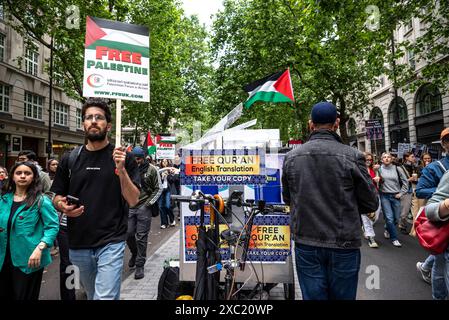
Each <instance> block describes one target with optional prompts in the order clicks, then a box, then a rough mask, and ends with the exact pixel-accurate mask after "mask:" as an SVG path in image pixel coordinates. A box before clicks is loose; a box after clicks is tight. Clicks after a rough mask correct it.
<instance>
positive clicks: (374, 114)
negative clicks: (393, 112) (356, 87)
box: [369, 107, 384, 126]
mask: <svg viewBox="0 0 449 320" xmlns="http://www.w3.org/2000/svg"><path fill="white" fill-rule="evenodd" d="M369 118H370V120H380V123H382V126H383V125H384V116H383V115H382V110H380V109H379V108H378V107H374V108H373V110H371V113H370V115H369Z"/></svg>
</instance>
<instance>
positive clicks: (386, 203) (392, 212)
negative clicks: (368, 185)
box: [380, 193, 401, 241]
mask: <svg viewBox="0 0 449 320" xmlns="http://www.w3.org/2000/svg"><path fill="white" fill-rule="evenodd" d="M380 203H381V204H382V211H383V213H384V218H385V222H386V229H387V231H388V233H389V234H390V239H391V241H394V240H397V239H398V232H397V230H396V225H397V224H398V222H399V218H400V216H401V200H399V199H396V198H395V197H394V194H392V193H381V194H380Z"/></svg>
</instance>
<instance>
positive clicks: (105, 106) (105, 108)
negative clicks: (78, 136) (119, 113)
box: [81, 98, 112, 123]
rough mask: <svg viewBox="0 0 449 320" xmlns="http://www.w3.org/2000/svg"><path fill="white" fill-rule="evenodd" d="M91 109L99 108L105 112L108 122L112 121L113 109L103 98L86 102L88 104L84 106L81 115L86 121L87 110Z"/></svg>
mask: <svg viewBox="0 0 449 320" xmlns="http://www.w3.org/2000/svg"><path fill="white" fill-rule="evenodd" d="M90 107H97V108H100V109H102V110H103V111H104V115H105V117H106V120H107V122H108V123H109V122H111V121H112V115H111V109H110V108H109V106H108V103H107V102H106V101H105V100H104V99H101V98H89V99H87V100H86V102H85V103H84V104H83V108H82V109H81V115H82V117H83V120H84V116H85V115H86V110H87V108H90Z"/></svg>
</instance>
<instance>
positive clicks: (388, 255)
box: [121, 218, 432, 300]
mask: <svg viewBox="0 0 449 320" xmlns="http://www.w3.org/2000/svg"><path fill="white" fill-rule="evenodd" d="M383 225H384V221H383V219H382V218H380V219H379V221H378V222H377V223H376V224H375V226H374V229H375V232H376V234H377V237H376V241H377V243H378V244H379V248H378V249H373V248H370V247H369V246H368V244H367V242H366V241H363V244H362V247H361V256H362V260H361V267H360V272H359V282H358V289H357V300H430V299H431V298H432V295H431V286H430V285H429V284H427V283H425V282H424V281H423V280H422V279H421V278H420V276H419V274H418V272H417V271H416V262H417V261H424V260H425V258H426V257H427V252H426V251H424V250H423V249H422V248H421V247H420V245H419V243H418V241H417V239H416V238H414V237H411V236H409V235H403V234H399V240H400V242H401V243H402V244H403V246H402V247H401V248H397V247H394V246H393V245H392V244H391V242H390V240H388V239H384V237H383V231H384V228H383ZM409 228H410V226H409ZM179 242H180V230H179V229H178V230H177V231H176V233H174V234H173V235H172V236H171V237H170V238H169V239H168V240H167V241H166V242H165V243H163V244H162V245H161V246H160V247H159V248H158V249H157V250H156V251H155V252H154V253H153V254H152V255H151V256H149V258H148V259H147V262H146V264H145V278H143V279H141V280H135V279H134V276H133V274H131V275H130V276H128V277H127V278H126V279H125V280H124V281H123V283H122V289H121V299H122V300H154V299H156V298H157V288H158V283H159V278H160V276H161V274H162V272H163V266H164V261H165V260H167V259H179ZM292 254H294V251H293V252H292ZM294 261H295V259H294V257H293V263H294ZM293 267H294V270H296V267H295V266H293ZM294 275H295V300H301V299H302V296H301V291H300V288H299V283H298V279H297V275H296V271H295V272H294ZM268 299H270V300H284V291H283V286H282V284H280V285H278V286H276V287H275V288H273V289H272V290H270V292H269V298H268Z"/></svg>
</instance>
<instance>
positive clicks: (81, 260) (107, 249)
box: [70, 241, 125, 300]
mask: <svg viewBox="0 0 449 320" xmlns="http://www.w3.org/2000/svg"><path fill="white" fill-rule="evenodd" d="M124 253H125V242H124V241H122V242H119V243H110V244H107V245H105V246H103V247H100V248H96V249H79V250H72V249H70V261H71V262H72V264H74V265H75V266H77V267H78V268H79V271H80V281H81V285H82V286H83V288H84V290H85V291H86V294H87V299H88V300H119V299H120V286H121V282H122V270H123V258H124Z"/></svg>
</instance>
